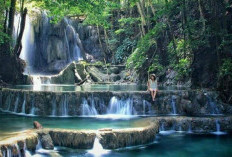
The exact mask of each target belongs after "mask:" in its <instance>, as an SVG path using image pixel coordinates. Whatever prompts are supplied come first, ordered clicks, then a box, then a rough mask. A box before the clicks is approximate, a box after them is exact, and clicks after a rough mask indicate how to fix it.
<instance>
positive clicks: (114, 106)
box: [107, 96, 135, 115]
mask: <svg viewBox="0 0 232 157" xmlns="http://www.w3.org/2000/svg"><path fill="white" fill-rule="evenodd" d="M133 113H135V110H134V108H133V100H132V99H131V98H128V99H127V100H125V101H123V100H119V99H118V98H117V97H115V96H113V97H112V98H111V100H110V104H109V108H108V111H107V114H116V115H133Z"/></svg>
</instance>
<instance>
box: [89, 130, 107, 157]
mask: <svg viewBox="0 0 232 157" xmlns="http://www.w3.org/2000/svg"><path fill="white" fill-rule="evenodd" d="M98 136H99V135H98V133H97V134H96V138H95V140H94V144H93V148H92V149H91V150H89V151H88V153H90V154H93V155H94V156H95V157H98V156H99V157H100V156H102V155H104V154H107V153H109V150H106V149H104V148H103V146H102V145H101V143H100V140H99V137H98Z"/></svg>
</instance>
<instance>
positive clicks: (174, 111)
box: [171, 95, 176, 115]
mask: <svg viewBox="0 0 232 157" xmlns="http://www.w3.org/2000/svg"><path fill="white" fill-rule="evenodd" d="M171 106H172V114H173V115H176V97H175V96H174V95H173V96H172V99H171Z"/></svg>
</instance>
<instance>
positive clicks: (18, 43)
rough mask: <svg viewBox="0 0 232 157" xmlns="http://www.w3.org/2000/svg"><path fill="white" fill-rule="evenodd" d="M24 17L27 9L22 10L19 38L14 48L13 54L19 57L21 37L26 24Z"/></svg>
mask: <svg viewBox="0 0 232 157" xmlns="http://www.w3.org/2000/svg"><path fill="white" fill-rule="evenodd" d="M26 15H27V8H25V9H24V10H23V14H22V18H21V19H22V20H21V23H20V32H19V36H18V38H17V42H16V45H15V47H14V53H15V54H16V55H17V56H18V57H19V55H20V53H21V49H22V42H21V41H22V37H23V32H24V28H25V23H26Z"/></svg>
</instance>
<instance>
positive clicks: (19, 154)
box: [14, 144, 21, 157]
mask: <svg viewBox="0 0 232 157" xmlns="http://www.w3.org/2000/svg"><path fill="white" fill-rule="evenodd" d="M14 146H15V148H16V150H17V156H18V157H21V152H20V150H19V146H18V144H15V145H14ZM14 155H15V154H14Z"/></svg>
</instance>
